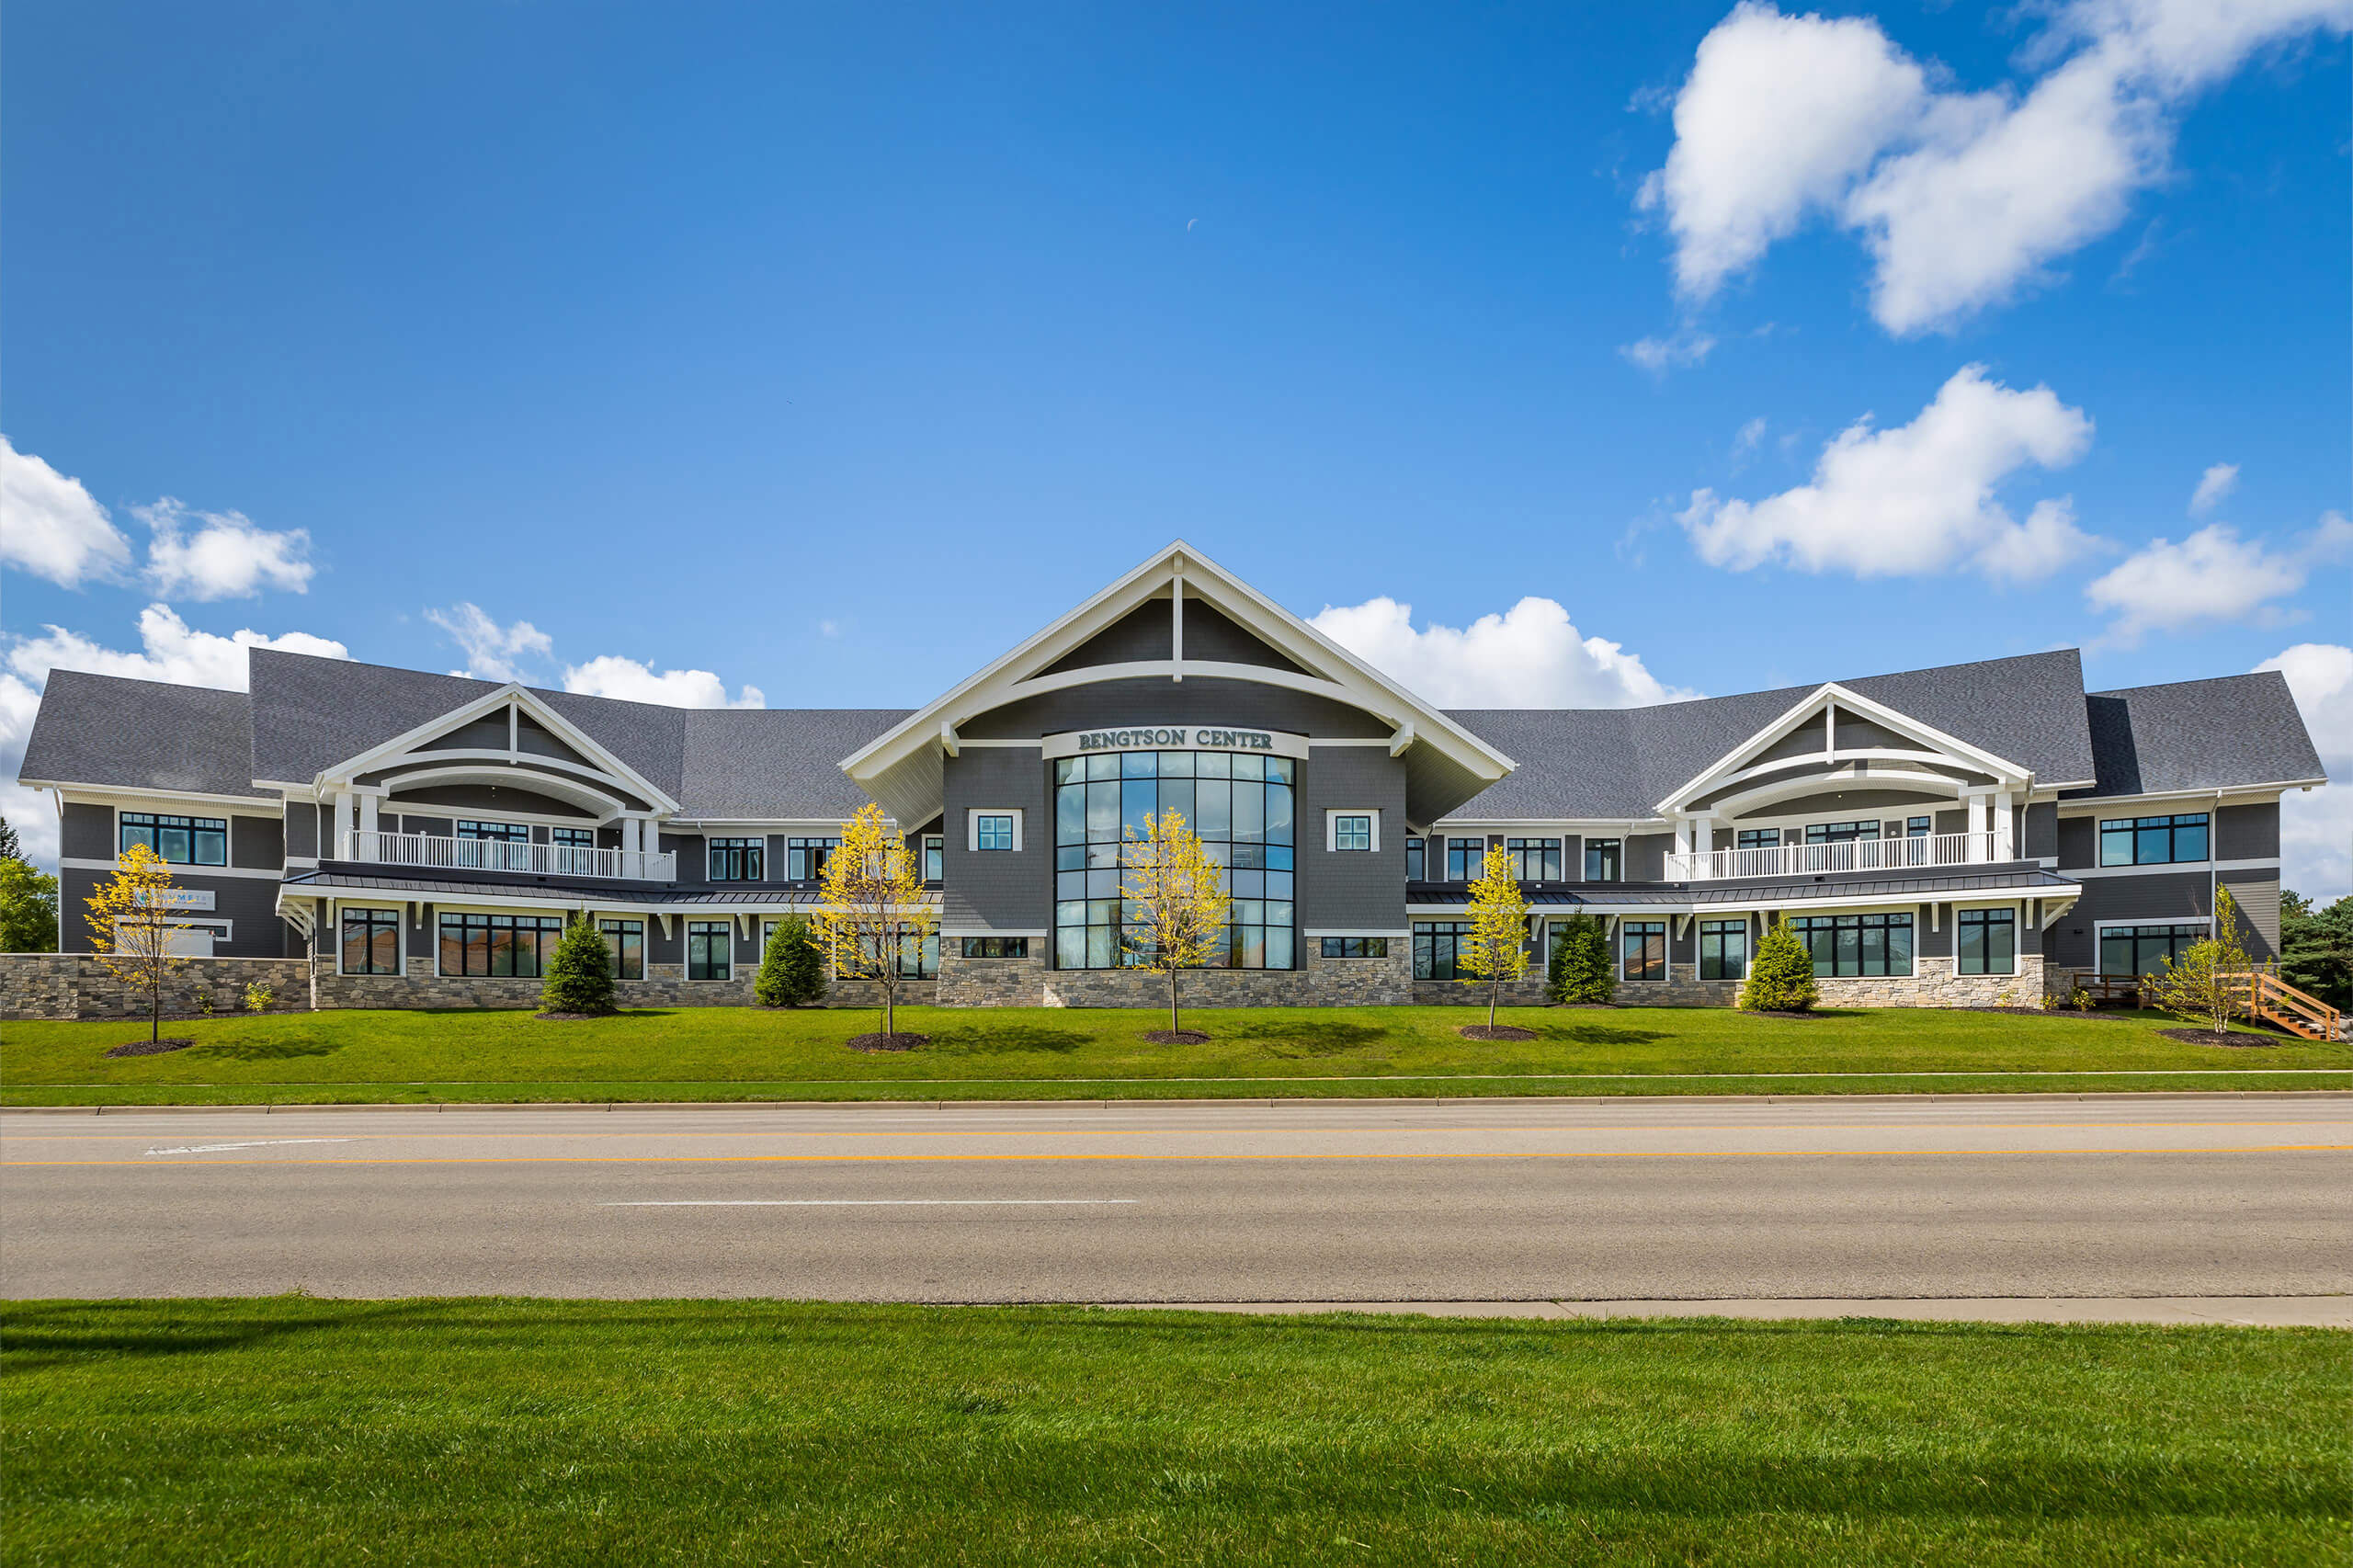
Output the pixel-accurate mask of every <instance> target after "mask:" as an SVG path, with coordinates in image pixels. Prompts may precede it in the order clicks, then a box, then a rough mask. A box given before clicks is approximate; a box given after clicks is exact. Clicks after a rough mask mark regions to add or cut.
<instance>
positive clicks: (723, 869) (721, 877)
mask: <svg viewBox="0 0 2353 1568" xmlns="http://www.w3.org/2000/svg"><path fill="white" fill-rule="evenodd" d="M767 852H768V841H767V838H766V837H765V836H764V835H755V836H752V837H735V838H709V839H705V840H704V841H703V869H704V870H705V872H706V873H707V880H708V881H714V882H756V881H765V880H766V878H765V876H764V875H763V873H764V872H765V870H766V869H767Z"/></svg>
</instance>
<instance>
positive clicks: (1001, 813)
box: [964, 806, 1022, 855]
mask: <svg viewBox="0 0 2353 1568" xmlns="http://www.w3.org/2000/svg"><path fill="white" fill-rule="evenodd" d="M1021 816H1022V811H1021V808H1020V807H1019V806H968V807H966V808H965V810H964V852H965V853H966V854H968V855H983V854H985V855H999V854H1003V853H1004V851H1003V850H997V849H986V850H984V849H983V848H982V847H981V819H982V818H983V817H1011V818H1012V819H1013V853H1014V854H1016V855H1018V854H1020V853H1021V843H1022V840H1021Z"/></svg>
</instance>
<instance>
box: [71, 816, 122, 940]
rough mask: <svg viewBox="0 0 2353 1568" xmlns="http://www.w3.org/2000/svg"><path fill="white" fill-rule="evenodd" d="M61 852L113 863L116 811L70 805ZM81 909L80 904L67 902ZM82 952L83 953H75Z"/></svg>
mask: <svg viewBox="0 0 2353 1568" xmlns="http://www.w3.org/2000/svg"><path fill="white" fill-rule="evenodd" d="M59 828H60V832H59V835H58V845H59V849H60V852H61V853H62V854H63V855H64V857H65V858H68V859H73V860H111V859H113V858H114V808H113V807H112V806H93V805H86V804H83V803H80V802H69V803H68V804H67V805H66V808H65V816H64V820H63V822H62V823H60V824H59ZM67 902H68V903H71V904H73V905H74V908H77V909H78V908H80V907H81V904H80V902H79V901H78V900H71V899H69V900H67ZM75 950H77V951H78V950H80V949H75Z"/></svg>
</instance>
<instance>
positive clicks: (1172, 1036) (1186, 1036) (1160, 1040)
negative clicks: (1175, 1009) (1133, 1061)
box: [1143, 1029, 1210, 1045]
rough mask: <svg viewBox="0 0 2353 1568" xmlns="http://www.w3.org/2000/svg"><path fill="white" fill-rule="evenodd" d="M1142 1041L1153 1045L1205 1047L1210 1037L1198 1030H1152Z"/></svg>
mask: <svg viewBox="0 0 2353 1568" xmlns="http://www.w3.org/2000/svg"><path fill="white" fill-rule="evenodd" d="M1143 1038H1144V1039H1146V1040H1150V1041H1152V1043H1153V1044H1154V1045H1207V1044H1209V1042H1210V1037H1209V1036H1207V1035H1205V1034H1203V1033H1202V1032H1201V1031H1200V1030H1199V1029H1154V1030H1153V1031H1152V1032H1151V1033H1149V1034H1147V1035H1145V1036H1144V1037H1143Z"/></svg>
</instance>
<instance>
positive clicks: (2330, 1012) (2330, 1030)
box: [2222, 969, 2345, 1040]
mask: <svg viewBox="0 0 2353 1568" xmlns="http://www.w3.org/2000/svg"><path fill="white" fill-rule="evenodd" d="M2222 978H2223V979H2225V980H2234V981H2243V982H2245V985H2246V1004H2247V1011H2248V1012H2250V1013H2252V1014H2254V1015H2255V1016H2256V1017H2258V1018H2262V1019H2264V1020H2266V1021H2267V1022H2269V1023H2274V1024H2278V1025H2279V1027H2280V1028H2284V1029H2286V1030H2287V1031H2288V1032H2289V1033H2290V1034H2294V1035H2302V1036H2303V1037H2304V1038H2305V1039H2307V1040H2336V1039H2338V1038H2340V1037H2341V1036H2342V1035H2343V1033H2344V1028H2345V1016H2344V1015H2343V1014H2342V1013H2340V1012H2338V1011H2337V1010H2336V1008H2334V1007H2332V1006H2329V1005H2328V1004H2327V1003H2325V1002H2324V1001H2322V1000H2321V999H2320V998H2319V997H2317V996H2313V995H2311V994H2307V993H2305V992H2302V991H2299V990H2297V989H2296V988H2295V987H2294V986H2292V985H2290V984H2289V983H2287V982H2286V981H2284V980H2282V979H2280V978H2279V975H2277V974H2275V973H2273V972H2272V971H2269V970H2263V969H2257V970H2243V971H2239V972H2238V973H2236V974H2228V975H2224V976H2222Z"/></svg>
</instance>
